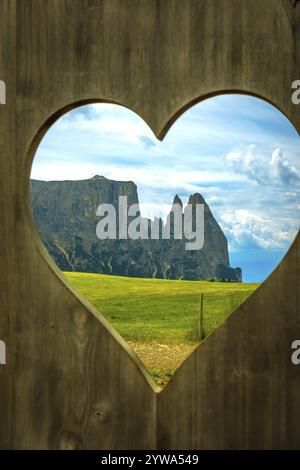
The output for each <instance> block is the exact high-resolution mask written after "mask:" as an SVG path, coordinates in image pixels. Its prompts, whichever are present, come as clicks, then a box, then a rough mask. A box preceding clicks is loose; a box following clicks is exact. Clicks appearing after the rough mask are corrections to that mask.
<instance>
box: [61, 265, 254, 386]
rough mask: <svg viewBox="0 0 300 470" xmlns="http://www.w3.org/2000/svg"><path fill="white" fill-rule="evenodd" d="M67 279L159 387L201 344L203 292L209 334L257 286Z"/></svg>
mask: <svg viewBox="0 0 300 470" xmlns="http://www.w3.org/2000/svg"><path fill="white" fill-rule="evenodd" d="M65 275H66V276H67V278H68V279H69V281H70V282H71V284H72V285H73V286H74V287H75V288H76V290H77V291H78V292H79V293H80V294H81V295H82V296H83V297H85V298H86V299H87V300H88V301H89V302H90V303H91V304H92V305H93V306H94V307H95V308H96V309H97V310H98V311H99V312H101V313H102V314H103V316H104V317H105V318H107V320H109V322H110V323H111V324H112V325H113V327H114V328H115V329H116V330H117V331H118V332H119V333H120V334H121V335H122V336H123V338H125V339H126V341H127V342H128V343H129V344H130V346H131V347H132V348H133V349H134V350H135V351H136V352H137V354H138V355H139V356H140V358H141V359H142V361H143V362H144V364H145V366H146V368H147V370H148V371H149V373H150V375H151V376H152V377H153V379H154V380H155V381H156V382H157V383H158V384H159V385H164V384H165V383H166V382H167V380H168V378H169V377H170V376H171V375H172V374H173V373H174V370H175V369H176V368H177V367H178V365H179V364H180V363H181V362H182V361H183V360H184V359H185V358H186V356H187V355H188V354H189V353H190V352H191V351H192V350H193V349H194V347H195V346H196V345H197V344H198V343H199V338H198V326H197V325H198V318H199V297H200V294H201V293H203V294H204V331H205V335H206V336H207V335H208V334H209V333H210V332H211V331H213V330H214V329H215V328H216V327H217V326H218V325H219V324H220V323H222V321H223V320H224V319H225V318H226V316H228V315H229V314H230V313H231V312H232V311H233V310H234V309H235V308H236V307H237V306H238V305H240V304H241V303H242V302H243V301H244V300H245V299H246V298H247V297H248V296H249V295H250V294H251V293H252V292H253V291H254V290H255V289H256V287H257V286H258V284H242V283H241V284H238V283H225V282H209V281H175V280H174V281H173V280H162V279H141V278H128V277H118V276H107V275H102V274H87V273H74V272H72V273H65Z"/></svg>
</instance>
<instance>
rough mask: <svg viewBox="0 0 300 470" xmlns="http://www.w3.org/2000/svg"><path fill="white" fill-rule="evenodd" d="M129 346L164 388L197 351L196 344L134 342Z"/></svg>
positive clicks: (130, 342)
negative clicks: (176, 371) (184, 362)
mask: <svg viewBox="0 0 300 470" xmlns="http://www.w3.org/2000/svg"><path fill="white" fill-rule="evenodd" d="M128 344H129V345H130V347H131V348H132V349H133V350H134V351H135V352H136V354H137V355H138V356H139V357H140V359H141V361H142V362H143V364H144V365H145V367H146V369H147V370H148V371H149V373H150V375H151V376H152V378H153V379H154V381H155V382H156V383H157V384H158V385H159V386H161V387H164V386H165V385H166V384H167V382H168V381H169V380H170V378H171V377H172V375H173V373H174V371H175V370H176V369H177V368H178V367H179V366H180V364H182V363H183V361H184V360H185V359H186V358H187V356H188V355H189V354H190V353H191V352H192V351H193V349H195V347H196V346H197V345H196V344H190V343H182V344H162V343H158V342H155V341H154V342H149V343H142V342H133V341H129V342H128Z"/></svg>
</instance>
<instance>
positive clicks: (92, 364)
mask: <svg viewBox="0 0 300 470" xmlns="http://www.w3.org/2000/svg"><path fill="white" fill-rule="evenodd" d="M299 6H300V5H299V2H298V4H297V5H296V6H295V7H293V6H292V3H291V2H290V1H289V0H287V1H284V0H281V1H278V0H265V1H264V2H262V1H261V0H249V1H248V0H243V1H241V0H163V1H162V0H26V1H23V0H0V9H1V11H0V38H1V44H0V79H2V80H5V81H6V84H7V92H8V94H7V104H6V105H2V106H0V120H1V121H0V122H1V125H0V136H1V141H0V145H1V147H0V149H1V154H0V184H1V186H0V213H1V224H0V263H1V272H0V337H1V339H4V340H5V341H6V343H7V347H8V357H7V365H6V366H1V367H0V394H1V395H0V417H1V426H0V447H1V448H16V449H31V448H33V449H38V448H43V449H55V448H76V449H77V448H85V449H88V448H95V449H108V448H109V449H132V448H136V449H138V448H141V449H143V448H155V447H157V448H166V449H167V448H199V449H200V448H253V447H255V448H291V447H293V448H297V447H298V448H299V447H300V427H299V425H298V422H299V417H300V369H299V370H298V369H297V368H295V367H294V366H292V365H291V363H290V345H291V342H292V341H293V340H294V339H296V338H298V339H299V338H300V313H299V307H298V306H299V302H300V299H299V269H300V260H299V251H300V249H299V247H300V239H299V237H298V239H297V240H296V241H295V243H294V245H293V246H292V248H291V249H290V251H289V253H288V255H287V256H286V257H285V259H284V260H283V262H282V263H281V264H280V266H279V267H278V269H277V270H276V271H275V272H274V274H273V275H272V276H271V277H270V278H269V279H268V280H267V282H266V283H265V284H264V285H263V286H262V287H261V288H260V289H259V290H258V291H257V292H256V293H255V294H254V295H253V296H252V297H251V298H250V299H249V301H247V302H246V303H245V304H244V305H243V306H242V307H241V308H239V309H238V310H237V311H236V312H235V313H234V314H233V315H232V316H231V317H230V318H229V319H228V320H227V321H226V323H225V324H224V325H223V326H221V327H220V328H219V329H218V330H216V331H215V332H214V333H213V334H212V335H211V336H209V337H208V338H207V339H206V340H205V341H204V343H203V344H202V345H201V346H200V347H199V348H198V349H197V350H196V351H195V352H194V353H193V354H192V356H190V357H189V358H188V360H187V361H186V362H185V363H184V364H183V365H182V366H181V368H180V369H179V370H178V372H177V373H176V375H175V376H174V378H173V380H172V381H171V383H170V384H169V385H168V386H167V388H166V389H165V390H164V391H163V392H162V393H159V394H157V392H156V390H155V387H154V386H153V385H152V384H151V382H150V381H149V380H148V379H147V375H146V374H145V372H144V369H143V366H142V365H141V364H140V363H139V361H138V360H137V359H136V357H134V356H133V354H132V353H130V351H129V349H128V348H127V346H126V345H125V344H124V342H123V341H122V340H121V339H120V338H119V337H118V335H116V334H115V333H114V332H113V331H112V330H111V328H110V327H109V326H108V325H107V323H106V322H105V321H104V320H103V319H101V318H99V317H98V316H97V314H96V312H95V311H93V309H91V308H90V307H89V306H88V305H87V304H86V303H85V302H84V301H83V300H82V299H80V298H79V297H78V296H77V295H76V294H75V293H73V291H72V289H71V288H70V287H69V286H68V285H67V284H66V282H65V281H64V280H63V278H62V276H61V274H60V273H59V271H58V269H57V268H56V267H55V266H54V265H53V263H52V261H51V260H50V257H49V255H48V254H47V253H46V250H45V249H44V248H43V247H42V245H41V242H40V240H39V237H38V235H37V232H36V229H35V226H34V223H33V219H32V215H31V209H30V197H29V173H30V165H31V162H32V159H33V156H34V150H35V148H36V145H37V144H38V142H39V141H40V139H41V137H42V135H43V133H44V132H45V131H46V130H47V129H48V128H49V126H50V125H51V123H52V122H53V121H54V120H55V119H56V117H58V116H59V115H61V114H62V112H63V111H64V110H67V109H71V108H72V107H74V106H75V105H78V104H80V103H85V102H88V101H90V100H104V101H113V102H117V103H120V104H123V105H124V106H127V107H128V108H130V109H132V110H133V111H135V112H137V113H138V114H139V115H140V116H142V117H143V119H144V120H145V121H146V122H147V123H148V124H149V125H150V126H151V128H152V129H153V131H154V132H155V134H156V135H157V136H158V137H159V138H162V137H163V136H164V135H165V133H166V131H167V130H168V128H169V127H170V125H171V124H172V122H174V120H175V119H176V118H177V117H178V116H179V115H180V114H181V113H182V112H183V110H184V109H186V108H187V107H188V106H189V105H190V104H191V103H194V102H196V101H198V100H200V99H204V98H205V97H207V96H211V95H214V94H217V93H220V92H230V91H240V92H245V93H246V92H247V93H250V94H254V95H257V96H260V97H263V98H264V99H266V100H268V101H270V102H271V103H274V104H275V105H276V106H277V107H278V108H279V109H281V110H282V111H283V112H284V113H285V114H286V115H287V116H288V117H289V118H290V120H291V121H292V122H293V124H294V125H295V127H296V128H297V129H298V131H299V130H300V109H299V106H298V107H297V106H295V105H293V104H292V103H291V100H290V95H291V83H292V81H293V80H295V79H300V61H299V47H300V46H299V45H300V32H299V21H300V13H299V10H300V8H299Z"/></svg>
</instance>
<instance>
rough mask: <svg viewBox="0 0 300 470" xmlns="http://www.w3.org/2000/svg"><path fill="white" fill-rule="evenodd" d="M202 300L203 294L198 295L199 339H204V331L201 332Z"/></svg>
mask: <svg viewBox="0 0 300 470" xmlns="http://www.w3.org/2000/svg"><path fill="white" fill-rule="evenodd" d="M203 299H204V294H200V316H199V339H200V341H201V339H203V338H204V336H205V335H204V330H203Z"/></svg>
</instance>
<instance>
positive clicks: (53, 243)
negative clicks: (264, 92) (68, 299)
mask: <svg viewBox="0 0 300 470" xmlns="http://www.w3.org/2000/svg"><path fill="white" fill-rule="evenodd" d="M31 178H32V179H31V191H32V205H33V213H34V217H35V220H36V223H37V227H38V230H39V233H40V235H41V238H42V240H43V242H44V244H45V245H46V247H47V249H48V251H49V253H50V254H51V256H52V257H53V259H54V261H55V262H56V263H57V265H58V266H59V267H60V269H61V270H62V271H64V273H65V275H66V276H67V278H68V280H69V281H70V282H71V284H72V285H73V286H74V287H75V289H76V290H77V291H78V292H79V293H80V294H81V295H82V296H84V297H85V298H86V299H87V300H88V301H89V302H90V303H91V304H92V305H94V306H95V307H96V308H97V309H98V311H99V312H101V314H102V315H104V316H105V317H106V318H107V319H108V320H109V321H110V322H111V324H112V325H113V327H114V328H115V329H116V330H117V331H118V332H119V333H120V334H121V335H122V336H123V337H124V338H125V339H126V340H127V341H128V343H129V344H130V346H131V347H132V348H133V349H134V350H135V351H136V352H137V354H138V355H139V356H140V358H141V359H142V361H143V362H144V364H145V366H146V368H147V370H148V371H149V373H150V374H151V376H152V377H153V378H154V380H155V381H156V382H157V383H158V384H159V385H161V386H163V385H165V384H166V383H167V381H168V379H169V378H170V377H171V376H172V374H173V373H174V371H175V369H176V368H177V367H178V366H179V365H180V364H181V363H182V362H183V360H184V359H185V358H186V357H187V355H188V354H189V353H190V352H191V351H192V350H193V349H194V348H195V346H196V345H197V344H198V343H199V342H200V341H201V340H202V339H203V338H205V337H206V336H207V335H208V334H209V333H211V332H212V331H213V330H214V329H215V328H216V327H217V326H218V325H219V324H220V323H221V322H223V321H224V319H225V318H226V316H228V315H229V314H230V313H231V312H232V311H233V310H234V309H235V308H236V307H237V306H238V305H240V304H241V303H242V302H243V301H244V300H245V299H246V298H247V297H248V296H249V295H250V294H251V293H252V292H253V291H254V289H255V288H256V287H257V286H258V285H259V283H260V282H262V281H263V280H264V279H265V278H266V277H267V276H268V275H269V274H270V272H271V271H272V270H273V269H274V267H275V266H276V264H277V263H278V262H279V260H280V259H281V257H282V256H283V254H284V253H285V251H286V249H287V247H288V246H289V245H290V243H291V241H292V239H293V237H294V236H295V234H296V232H297V230H298V215H299V209H300V206H299V182H300V173H299V140H298V135H297V133H296V131H295V129H294V128H293V126H292V125H291V124H290V122H289V121H288V120H287V119H286V118H285V117H284V116H283V114H281V113H280V112H279V111H278V110H277V109H276V108H274V107H273V106H271V105H269V104H268V103H266V102H265V101H263V100H260V99H258V98H253V97H249V96H242V95H226V96H225V95H224V96H218V97H215V98H211V99H208V100H206V101H204V102H202V103H200V104H197V105H195V106H194V107H192V108H191V109H189V110H188V111H187V112H185V114H184V115H183V116H182V117H181V118H180V119H178V120H177V121H176V123H175V124H173V126H172V128H171V130H170V131H169V133H168V134H167V136H166V137H165V139H164V140H163V141H162V142H160V141H158V140H157V139H156V138H155V136H154V135H153V133H152V132H151V130H150V129H149V128H148V127H147V125H146V124H145V123H144V121H143V120H142V119H141V118H140V117H139V116H137V115H136V114H134V113H133V112H131V111H129V110H128V109H126V108H123V107H121V106H118V105H113V104H107V103H106V104H104V103H98V104H90V105H86V106H83V107H80V108H76V109H74V110H73V111H71V112H69V113H68V114H65V115H63V116H62V117H61V118H60V119H58V120H57V121H56V122H55V124H54V125H53V126H52V127H51V128H50V129H49V131H48V132H47V134H46V135H45V137H44V138H43V140H42V141H41V143H40V146H39V148H38V150H37V152H36V156H35V160H34V163H33V167H32V173H31ZM120 197H121V198H123V199H120ZM124 197H125V198H127V199H124ZM172 202H173V204H175V205H176V207H178V208H179V216H178V218H176V217H175V215H174V216H172V217H171V218H169V219H168V214H169V212H170V209H171V206H172ZM123 203H124V204H123ZM138 203H139V204H140V206H139V207H138V208H137V209H139V210H140V211H141V214H142V217H143V219H138V211H137V212H130V213H129V214H128V210H129V209H130V208H132V205H133V204H138ZM103 204H110V205H111V207H112V212H111V214H110V213H109V209H107V206H103ZM122 204H123V206H122ZM186 204H188V205H190V206H192V209H191V213H192V214H193V215H192V218H191V219H190V221H191V226H190V229H191V230H194V241H196V239H197V237H198V235H199V241H200V244H198V245H199V246H198V245H197V248H193V249H192V250H191V249H187V245H188V244H189V243H188V240H187V233H185V232H183V233H184V234H185V235H184V237H183V239H174V233H175V230H176V228H175V225H176V224H175V222H176V223H178V224H180V220H181V222H182V223H183V226H181V227H180V230H181V232H180V230H179V232H178V233H179V234H180V233H181V234H182V231H183V227H185V223H186V224H187V221H188V220H189V219H188V213H187V212H185V213H184V216H182V215H181V213H180V208H181V206H182V205H183V206H185V205H186ZM100 206H101V207H102V209H99V207H100ZM121 206H122V207H123V212H122V210H120V207H121ZM198 206H199V207H202V208H203V213H202V215H203V219H202V218H201V212H199V214H200V215H199V219H197V218H196V215H197V214H196V207H198ZM174 207H175V206H173V208H174ZM113 208H114V209H113ZM114 210H115V212H114ZM124 213H126V217H127V222H128V227H130V225H131V228H132V231H131V232H130V233H131V236H129V237H128V231H129V229H128V227H127V228H126V225H123V226H122V227H123V228H122V227H121V225H122V223H123V222H124V220H123V219H122V217H123V216H122V214H123V215H124ZM108 215H110V216H111V217H112V218H110V219H109V220H108V219H107V220H106V224H104V223H103V224H102V225H101V224H99V222H100V221H102V222H103V221H105V217H108ZM114 217H115V218H114ZM146 217H147V218H148V219H151V220H152V221H153V220H154V219H155V217H157V218H162V219H164V220H165V221H166V220H169V222H170V227H169V228H170V233H169V239H168V237H167V236H166V238H165V239H162V234H161V233H159V232H157V233H158V237H159V238H160V239H158V240H157V239H151V232H149V233H148V239H142V240H141V239H134V237H132V235H134V234H138V233H139V235H137V237H138V236H142V235H141V234H143V233H144V232H143V230H142V223H143V220H145V219H144V218H146ZM111 220H115V224H116V229H114V228H113V224H112V225H111ZM137 221H138V222H139V224H137ZM134 222H136V223H135V224H134ZM195 222H197V223H196V224H195ZM124 223H125V222H124ZM104 226H105V227H104ZM157 226H158V227H160V230H161V226H160V225H159V224H158V225H157ZM157 226H156V227H157ZM201 227H202V232H201ZM104 228H105V230H104ZM198 228H199V231H197V230H198ZM101 230H102V231H101ZM124 230H125V232H124ZM104 232H105V233H106V236H107V237H108V238H107V239H103V233H104ZM124 233H125V234H127V235H126V236H127V239H125V238H126V237H124ZM153 233H155V232H153ZM176 233H177V232H176ZM201 233H202V236H204V245H203V247H202V246H201V247H200V245H201ZM121 235H122V236H123V239H121V240H120V239H119V238H120V237H121ZM144 235H145V234H144ZM167 235H168V233H167ZM101 237H102V238H101ZM128 238H129V239H128ZM152 238H153V237H152ZM227 242H228V245H229V250H228V246H227ZM199 247H200V248H199ZM229 257H230V263H229ZM232 266H233V268H232ZM237 266H238V267H239V268H241V269H237V268H236V267H237ZM242 277H243V282H241V280H242V279H241V278H242Z"/></svg>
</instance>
